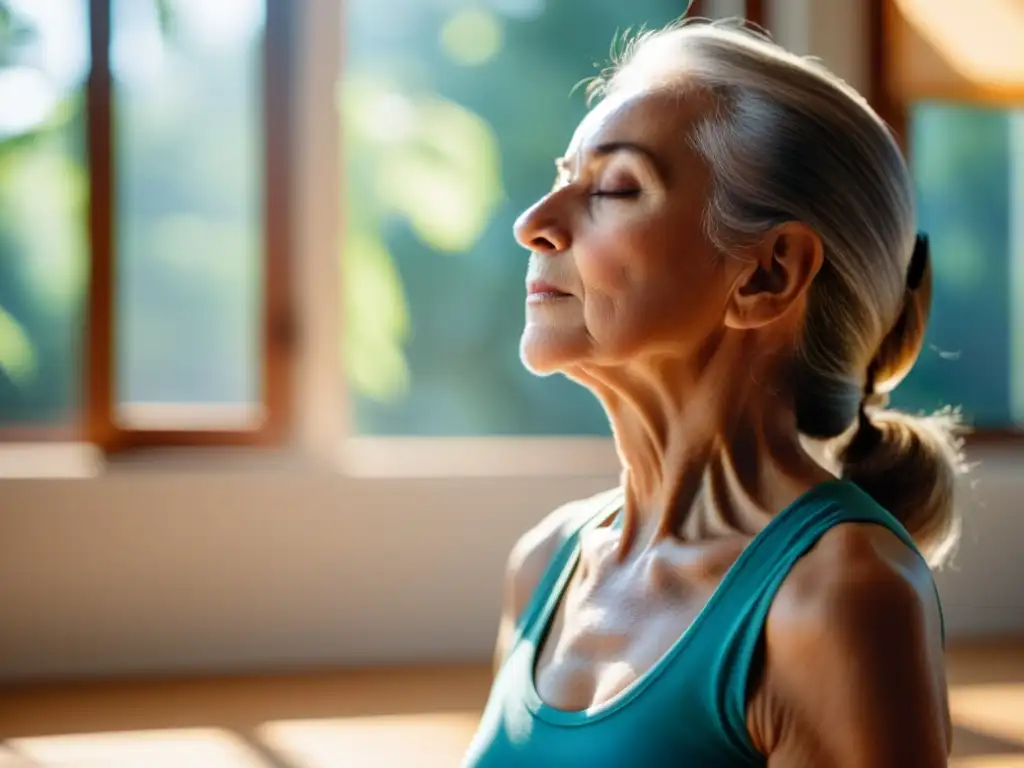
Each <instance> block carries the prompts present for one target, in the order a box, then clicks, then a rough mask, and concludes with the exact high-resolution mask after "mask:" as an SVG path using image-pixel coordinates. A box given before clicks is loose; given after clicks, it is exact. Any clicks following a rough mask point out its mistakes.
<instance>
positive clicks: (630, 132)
mask: <svg viewBox="0 0 1024 768" xmlns="http://www.w3.org/2000/svg"><path fill="white" fill-rule="evenodd" d="M708 106H709V105H708V103H707V100H706V99H705V98H703V97H701V96H699V95H698V94H697V93H695V92H694V91H692V90H689V89H686V90H684V89H678V88H676V89H671V90H670V89H668V88H647V89H642V90H630V91H627V92H622V93H613V94H611V95H610V96H608V97H607V98H606V99H604V100H603V101H601V102H600V103H599V104H598V105H597V106H595V107H594V108H593V109H592V110H591V111H590V112H589V113H588V114H587V115H586V117H584V118H583V120H582V121H580V124H579V126H578V127H577V128H576V132H575V133H574V134H573V137H572V141H571V142H570V144H569V149H568V154H569V156H574V155H576V154H578V153H586V152H587V150H588V149H589V148H591V147H594V146H596V145H599V144H604V143H609V142H618V141H629V142H635V143H638V144H642V145H644V146H646V147H648V148H649V149H651V150H652V151H654V152H655V153H657V154H658V155H659V156H660V157H663V158H664V159H665V160H667V161H670V162H671V161H674V160H678V159H682V158H683V157H684V156H688V155H690V154H691V152H690V151H689V149H688V148H689V143H688V142H687V141H686V140H685V139H686V136H687V134H688V133H689V131H690V130H691V129H692V127H693V125H694V123H695V122H696V120H697V119H698V118H699V117H700V116H701V115H702V114H703V113H704V110H705V109H707V108H708Z"/></svg>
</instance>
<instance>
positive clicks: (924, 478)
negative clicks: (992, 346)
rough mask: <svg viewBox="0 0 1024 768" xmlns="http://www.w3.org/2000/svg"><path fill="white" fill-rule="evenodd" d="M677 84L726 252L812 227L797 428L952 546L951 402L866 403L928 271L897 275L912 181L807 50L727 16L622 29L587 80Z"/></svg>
mask: <svg viewBox="0 0 1024 768" xmlns="http://www.w3.org/2000/svg"><path fill="white" fill-rule="evenodd" d="M638 84H642V85H648V86H650V85H665V86H669V87H671V86H674V85H682V84H685V85H686V86H688V87H693V88H697V89H700V90H701V91H703V92H705V93H707V94H709V95H710V96H711V102H712V104H713V107H712V108H711V109H709V110H708V112H707V114H706V115H704V116H703V117H702V118H701V120H699V121H698V123H697V125H696V127H695V128H694V129H693V130H692V131H691V132H690V133H689V135H688V136H687V140H688V141H689V142H690V143H691V145H692V146H693V148H694V149H695V150H696V151H697V153H698V154H699V155H700V156H701V157H702V158H703V159H704V161H705V162H706V163H707V165H708V168H709V169H710V171H711V178H712V190H711V194H710V196H709V199H708V204H707V209H706V211H705V216H704V221H705V226H706V230H707V235H708V237H709V239H710V241H711V242H712V243H714V245H715V246H716V247H717V248H718V249H719V250H721V251H722V252H724V253H728V252H729V251H730V250H731V249H735V248H736V247H738V246H740V245H742V244H744V243H749V242H751V241H753V240H756V239H757V238H759V237H761V236H762V235H763V234H764V233H766V232H767V231H769V230H770V229H772V228H773V227H776V226H778V225H780V224H782V223H784V222H789V221H801V222H804V223H806V224H807V225H809V226H810V227H811V228H812V229H814V231H815V232H816V233H817V234H818V236H819V237H820V238H821V242H822V245H823V248H824V254H825V260H824V264H823V265H822V268H821V270H820V272H819V273H818V275H817V276H816V277H815V279H814V282H813V283H812V285H811V288H810V290H809V294H808V308H807V316H806V324H805V329H804V333H803V337H802V339H801V341H800V344H799V348H798V350H797V354H796V362H797V366H796V381H795V398H796V402H795V408H796V415H797V425H798V427H799V429H800V431H801V433H803V434H805V435H806V436H808V437H810V438H813V439H817V440H826V441H829V443H828V453H829V454H830V455H831V456H833V457H834V459H835V461H836V463H837V465H838V469H839V472H840V474H841V475H842V476H843V477H845V478H848V479H850V480H852V481H854V482H856V483H858V484H859V485H860V486H861V487H862V488H864V490H866V491H867V492H868V493H870V494H871V495H872V496H874V497H875V499H876V500H877V501H878V502H879V503H880V504H882V506H884V507H886V508H887V509H888V510H889V511H890V512H891V513H892V514H893V515H895V516H896V517H897V518H898V519H900V520H901V522H903V524H904V525H905V526H906V527H907V529H908V530H909V531H910V533H911V534H912V535H913V536H914V537H915V539H916V541H917V542H918V545H919V547H920V548H921V549H922V552H924V554H925V555H926V556H927V557H928V559H929V561H930V562H931V563H933V564H938V563H940V562H941V561H942V560H944V559H945V558H946V556H947V555H948V554H949V553H950V552H951V550H952V548H953V546H954V545H955V542H956V539H957V537H958V532H959V519H958V517H957V515H956V513H955V507H954V490H955V486H956V476H957V475H958V474H959V473H960V472H962V471H963V469H964V463H963V459H962V454H961V441H960V439H959V437H957V425H958V419H957V414H956V413H954V412H952V411H950V410H948V409H947V410H945V411H942V412H940V413H937V414H933V415H931V416H924V417H915V416H911V415H909V414H905V413H900V412H897V411H891V410H884V411H883V410H880V409H877V408H873V407H872V408H870V411H871V413H870V415H869V409H868V408H866V406H876V405H877V401H878V400H879V398H880V396H884V395H886V394H887V393H888V392H889V391H891V390H892V389H893V388H895V386H896V385H897V384H898V383H899V382H900V381H901V380H902V379H903V377H904V376H905V375H906V374H907V373H908V372H909V370H910V368H911V367H912V366H913V363H914V361H915V360H916V358H917V355H918V353H919V352H920V350H921V347H922V344H923V339H924V331H925V327H926V324H927V315H928V309H929V304H930V299H931V275H930V270H926V274H925V279H924V280H923V282H922V284H921V285H920V287H916V290H908V288H907V279H906V275H907V269H908V266H909V263H910V260H911V254H912V251H913V248H914V244H915V236H916V222H915V219H916V213H915V207H914V192H913V184H912V180H911V178H910V173H909V171H908V169H907V166H906V163H905V162H904V160H903V156H902V154H901V152H900V149H899V146H898V144H897V142H896V141H895V139H894V137H893V135H892V132H891V131H890V130H889V129H888V127H887V126H886V125H885V123H884V122H883V121H882V120H881V119H880V118H879V117H878V115H877V114H876V113H875V112H874V111H873V110H872V109H871V107H870V106H869V105H868V104H867V102H866V101H865V100H864V99H863V98H862V97H861V96H860V94H858V93H857V92H856V91H855V90H854V89H853V88H851V87H850V86H849V85H847V84H846V83H845V82H843V81H842V80H840V79H839V78H838V77H836V76H835V75H833V74H832V73H831V72H829V71H828V70H827V69H826V68H825V67H824V66H823V65H821V64H820V63H819V62H817V61H815V60H813V59H809V58H805V57H800V56H796V55H794V54H791V53H789V52H787V51H785V50H784V49H782V48H781V47H779V46H778V45H776V44H774V43H773V42H771V40H770V39H769V38H768V37H767V35H765V34H764V33H763V32H760V31H757V30H753V29H749V28H746V27H744V26H742V24H737V23H727V24H722V23H713V24H709V23H699V22H698V23H693V22H690V21H685V22H682V23H677V24H674V25H671V26H669V27H667V28H665V29H662V30H657V31H653V32H645V33H641V34H639V35H637V36H635V37H633V38H632V39H631V40H629V41H628V42H627V43H626V45H625V47H624V50H623V51H622V53H621V54H619V55H618V56H617V61H616V62H615V64H614V66H613V67H612V68H610V69H609V70H606V71H605V72H604V73H602V75H601V76H599V77H598V78H596V79H595V80H594V81H593V82H592V83H591V85H590V88H589V93H590V94H591V96H594V95H602V94H608V93H611V92H614V91H616V90H620V89H626V88H629V87H630V86H635V85H638Z"/></svg>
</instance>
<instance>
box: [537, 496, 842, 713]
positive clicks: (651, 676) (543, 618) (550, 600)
mask: <svg viewBox="0 0 1024 768" xmlns="http://www.w3.org/2000/svg"><path fill="white" fill-rule="evenodd" d="M847 485H849V482H848V481H844V480H830V481H826V482H824V483H819V484H818V485H816V486H814V487H812V488H810V489H808V490H807V491H805V492H804V493H802V494H800V495H799V496H798V497H797V498H796V499H794V500H793V501H792V502H791V503H790V504H789V505H788V506H786V507H785V508H784V509H783V510H782V511H781V512H779V513H778V514H777V515H775V516H774V517H773V518H772V519H771V520H769V521H768V524H767V525H766V526H765V527H764V528H762V529H761V530H760V531H759V532H758V533H757V534H756V535H755V536H754V537H753V538H752V539H751V540H750V543H748V544H747V546H745V547H744V548H743V551H742V552H740V554H739V556H738V557H737V558H736V560H735V562H733V564H732V565H730V566H729V568H728V570H726V572H725V575H724V576H722V580H721V581H719V582H718V586H717V587H715V589H714V591H713V592H712V593H711V597H709V598H708V601H707V602H706V603H705V604H704V607H703V608H701V609H700V611H699V612H698V613H697V615H696V616H695V617H694V619H693V621H692V622H691V623H690V626H689V627H687V628H686V630H685V631H684V632H683V633H682V634H681V635H680V636H679V637H678V638H677V639H676V640H675V641H674V642H673V643H672V645H670V646H669V647H668V649H667V650H666V651H665V652H664V653H663V654H662V655H661V656H660V657H659V658H658V660H657V661H655V662H654V664H652V665H651V667H650V669H648V670H647V671H646V672H644V673H643V674H642V675H640V676H639V677H638V678H637V679H636V680H634V681H633V682H632V683H630V685H629V686H628V687H626V689H625V690H623V691H622V692H620V693H619V694H618V695H616V696H615V697H613V698H612V699H610V700H609V701H607V702H605V703H603V704H600V705H598V706H596V707H589V708H587V709H560V708H558V707H554V706H552V705H550V704H548V703H547V702H545V701H544V699H543V698H542V697H541V695H540V692H539V691H538V690H537V659H538V657H539V656H540V651H541V648H542V647H543V644H544V643H545V642H546V640H547V638H548V635H549V634H550V632H551V625H552V624H553V623H554V619H555V614H556V612H557V610H558V607H559V605H560V604H561V601H562V598H563V597H564V595H565V590H566V588H567V586H568V584H569V581H570V580H571V579H572V576H573V574H574V573H575V572H576V569H577V567H578V566H579V560H580V539H581V537H582V534H583V533H584V532H586V531H589V530H591V529H593V528H595V527H600V525H601V523H602V522H603V523H607V522H608V521H609V520H614V519H615V518H616V517H618V516H619V515H620V514H621V507H620V508H619V509H617V510H616V511H615V512H614V513H612V515H611V516H609V517H603V515H602V513H601V512H599V513H598V514H597V515H595V518H594V521H591V522H588V523H587V524H586V525H584V526H583V527H582V528H581V529H580V531H579V532H578V533H577V534H576V541H575V542H574V544H573V548H572V551H571V552H570V554H569V558H568V559H567V560H566V563H565V565H564V566H563V568H562V572H561V573H560V574H559V575H558V579H557V581H556V582H555V584H554V587H553V589H552V590H551V593H550V594H549V595H548V596H547V598H546V600H545V602H544V607H543V609H542V611H541V612H540V613H539V614H538V616H537V621H536V624H535V628H534V629H533V630H532V631H531V632H530V639H531V641H532V642H531V643H529V644H528V645H527V652H526V654H525V655H526V686H525V698H526V705H527V707H528V708H529V710H530V711H531V712H532V713H533V714H534V715H536V716H537V717H539V718H541V719H542V720H546V721H547V722H549V723H551V724H553V725H563V726H573V725H585V724H587V723H593V722H596V721H598V720H601V719H603V718H606V717H608V716H610V715H613V714H615V713H616V712H618V711H620V710H622V709H623V708H624V707H625V706H626V705H627V704H629V703H630V702H631V701H633V700H634V699H636V698H637V697H638V696H639V695H640V694H641V693H643V692H644V690H646V689H647V688H648V687H650V685H651V684H652V683H654V682H655V681H656V680H657V679H658V678H659V677H660V676H661V675H662V674H663V673H664V672H665V670H666V669H667V668H668V667H669V666H670V665H671V664H672V662H673V661H674V660H675V659H676V658H677V657H678V656H679V655H680V654H681V653H682V652H683V651H684V650H685V649H686V647H687V646H688V645H689V644H690V642H691V640H692V639H693V637H694V635H695V634H696V633H697V631H699V629H700V627H701V625H702V624H703V623H704V622H705V621H706V620H707V616H708V614H709V613H710V612H711V611H712V610H714V607H715V606H716V605H717V604H718V603H719V602H721V600H722V599H723V598H722V595H723V594H725V593H726V592H727V591H728V590H729V587H730V585H731V584H732V583H733V582H734V581H735V580H736V579H737V578H738V577H739V574H740V572H741V571H742V570H743V568H744V567H745V566H746V565H747V563H749V561H750V558H751V557H753V555H754V552H755V551H756V550H757V549H758V548H759V547H760V546H761V545H762V544H763V542H764V540H765V539H766V538H767V536H768V535H769V534H770V532H771V531H773V530H775V528H777V527H778V526H779V525H780V524H781V521H782V520H784V519H785V518H787V517H789V516H790V515H791V514H792V513H793V512H795V511H796V510H798V509H800V508H801V507H803V506H805V505H806V504H808V503H809V502H811V501H813V500H814V499H816V498H818V497H819V496H821V495H822V494H823V493H826V492H827V491H831V490H834V489H835V488H836V487H844V486H847ZM595 521H596V522H597V524H596V525H595V524H594V522H595Z"/></svg>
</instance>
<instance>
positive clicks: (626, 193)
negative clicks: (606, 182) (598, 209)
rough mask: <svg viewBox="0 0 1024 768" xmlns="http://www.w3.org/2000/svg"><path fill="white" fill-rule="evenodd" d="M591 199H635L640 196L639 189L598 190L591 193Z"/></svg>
mask: <svg viewBox="0 0 1024 768" xmlns="http://www.w3.org/2000/svg"><path fill="white" fill-rule="evenodd" d="M590 194H591V197H619V198H627V197H637V196H638V195H639V194H640V190H639V189H598V190H595V191H594V192H591V193H590Z"/></svg>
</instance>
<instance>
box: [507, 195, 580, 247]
mask: <svg viewBox="0 0 1024 768" xmlns="http://www.w3.org/2000/svg"><path fill="white" fill-rule="evenodd" d="M512 231H513V232H514V233H515V238H516V241H517V242H518V243H519V244H520V245H521V246H523V248H526V249H527V250H528V251H533V252H534V253H544V254H548V255H553V254H556V253H561V252H562V251H567V250H568V249H569V244H570V242H571V239H572V238H571V237H570V235H569V230H568V228H567V227H566V226H565V225H564V224H562V223H561V222H560V221H559V220H558V217H557V216H556V212H555V211H554V209H553V208H552V206H551V199H550V197H545V198H543V199H541V200H538V201H537V202H536V203H534V204H533V205H532V206H530V207H529V208H527V209H526V210H525V211H523V213H522V214H521V215H520V216H519V218H518V219H516V223H515V225H514V226H513V227H512Z"/></svg>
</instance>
